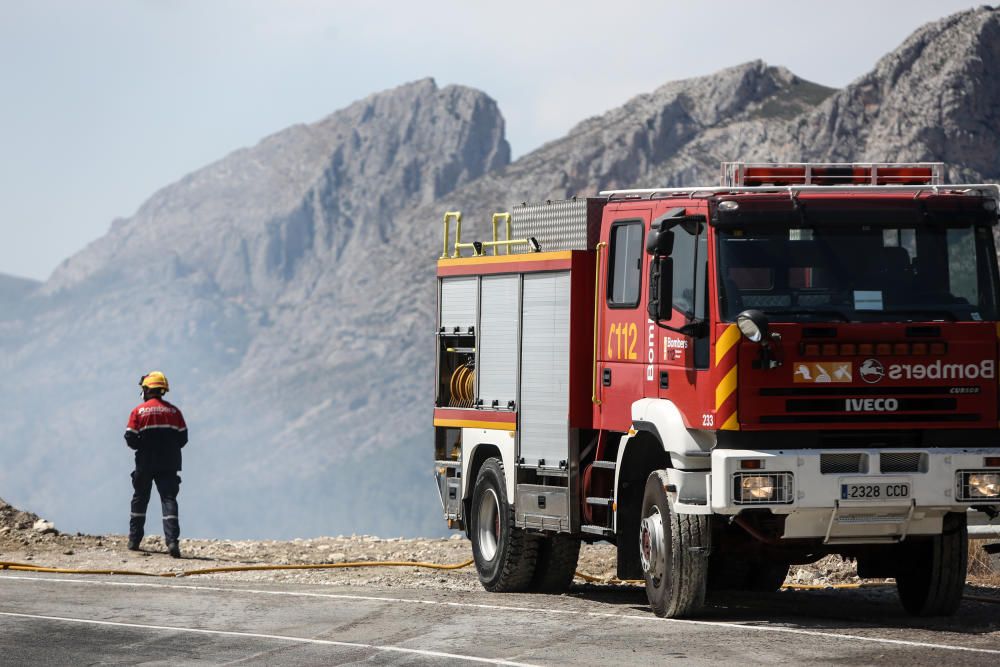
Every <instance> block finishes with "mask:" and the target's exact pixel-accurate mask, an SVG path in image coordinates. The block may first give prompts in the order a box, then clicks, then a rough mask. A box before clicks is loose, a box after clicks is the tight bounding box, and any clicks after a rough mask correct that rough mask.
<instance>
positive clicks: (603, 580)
mask: <svg viewBox="0 0 1000 667" xmlns="http://www.w3.org/2000/svg"><path fill="white" fill-rule="evenodd" d="M473 562H474V561H473V560H472V559H471V558H470V559H469V560H466V561H462V562H460V563H424V562H419V561H402V560H384V561H351V562H347V563H298V564H290V565H234V566H227V567H209V568H203V569H198V570H182V571H180V572H141V571H138V570H119V569H113V570H89V569H71V568H62V567H45V566H42V565H31V564H30V563H16V562H10V561H0V570H10V571H13V572H39V573H45V574H90V575H128V576H135V577H166V578H175V579H179V578H181V577H192V576H196V575H199V574H220V573H226V572H255V571H256V572H259V571H275V570H335V569H350V568H361V567H417V568H426V569H431V570H461V569H463V568H466V567H469V566H470V565H472V563H473ZM575 575H576V578H577V579H580V580H582V581H585V582H587V583H594V584H605V585H615V586H639V585H643V584H644V583H645V582H644V581H643V580H642V579H618V578H617V577H596V576H594V575H592V574H587V573H586V572H580V571H577V572H576V573H575ZM885 585H886V584H880V583H854V584H784V585H783V586H782V587H781V588H782V589H785V590H805V591H815V590H826V589H846V588H878V587H881V586H885ZM964 599H966V600H973V601H976V602H991V603H994V604H1000V597H988V596H983V595H966V596H964Z"/></svg>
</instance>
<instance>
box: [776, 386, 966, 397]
mask: <svg viewBox="0 0 1000 667" xmlns="http://www.w3.org/2000/svg"><path fill="white" fill-rule="evenodd" d="M979 392H980V387H977V386H974V385H948V386H943V387H853V386H851V385H847V386H845V387H763V388H761V389H759V390H758V393H759V394H760V395H761V396H844V397H850V396H936V395H945V396H958V395H961V396H968V395H970V394H972V395H974V394H978V393H979Z"/></svg>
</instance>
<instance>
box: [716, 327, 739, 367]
mask: <svg viewBox="0 0 1000 667" xmlns="http://www.w3.org/2000/svg"><path fill="white" fill-rule="evenodd" d="M738 342H740V330H739V327H737V326H736V325H735V324H730V325H729V326H728V327H726V330H725V331H724V332H723V333H722V335H721V336H719V340H717V341H715V365H716V366H718V365H719V364H720V363H721V362H722V358H723V357H725V356H726V353H727V352H729V350H731V349H733V345H736V343H738Z"/></svg>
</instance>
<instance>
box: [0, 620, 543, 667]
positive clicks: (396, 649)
mask: <svg viewBox="0 0 1000 667" xmlns="http://www.w3.org/2000/svg"><path fill="white" fill-rule="evenodd" d="M0 616H12V617H14V618H31V619H38V620H44V621H59V622H61V623H83V624H86V625H104V626H112V627H116V628H139V629H142V630H166V631H170V632H188V633H194V634H199V635H222V636H226V637H246V638H249V639H273V640H277V641H286V642H297V643H299V644H319V645H321V646H340V647H344V648H361V649H371V650H375V651H387V652H391V653H407V654H412V655H422V656H428V657H431V658H451V659H452V660H464V661H466V662H484V663H487V664H490V665H510V666H512V667H536V666H535V665H531V664H530V663H525V662H513V661H511V660H503V659H500V658H479V657H476V656H473V655H462V654H461V653H444V652H441V651H425V650H423V649H418V648H403V647H401V646H380V645H376V644H361V643H358V642H339V641H334V640H332V639H312V638H310V637H291V636H289V635H268V634H264V633H260V632H238V631H235V630H206V629H204V628H185V627H177V626H172V625H147V624H145V623H119V622H116V621H96V620H93V619H89V618H67V617H65V616H43V615H41V614H17V613H14V612H8V611H0Z"/></svg>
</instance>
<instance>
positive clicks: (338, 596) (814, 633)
mask: <svg viewBox="0 0 1000 667" xmlns="http://www.w3.org/2000/svg"><path fill="white" fill-rule="evenodd" d="M10 579H16V580H18V581H33V582H39V581H40V582H58V583H67V584H85V585H92V586H125V587H142V588H168V589H179V590H188V589H190V590H199V591H213V592H220V593H232V592H238V593H249V594H253V595H279V596H289V597H304V598H326V599H333V600H356V601H362V602H399V603H404V604H417V605H421V604H423V605H438V606H442V607H459V608H465V609H485V610H488V611H509V612H526V613H534V614H543V615H545V614H549V615H569V616H589V617H593V618H607V619H615V620H623V621H647V622H651V623H676V624H683V625H696V626H705V627H714V628H726V629H730V630H755V631H757V632H776V633H784V634H792V635H806V636H810V637H822V638H825V639H837V640H847V641H858V642H869V643H874V644H891V645H894V646H909V647H913V648H929V649H938V650H942V651H963V652H967V653H986V654H990V655H1000V649H989V648H975V647H971V646H956V645H954V644H935V643H933V642H919V641H910V640H907V639H889V638H883V637H865V636H864V635H850V634H842V633H837V632H820V631H819V630H804V629H801V628H789V627H785V626H780V625H751V624H746V623H735V622H730V621H699V620H693V619H684V618H659V617H657V616H653V615H647V616H638V615H636V614H614V613H609V612H599V611H577V610H573V609H542V608H539V607H515V606H508V605H494V604H483V603H474V602H452V601H448V600H416V599H413V598H396V597H382V596H377V595H351V594H348V593H309V592H305V591H268V590H261V589H255V588H238V587H232V588H224V587H221V586H200V585H180V586H178V585H172V584H155V583H145V582H132V581H94V580H88V579H63V578H55V577H38V576H36V577H25V576H19V575H8V574H2V575H0V581H4V580H10Z"/></svg>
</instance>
